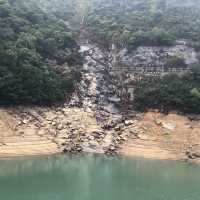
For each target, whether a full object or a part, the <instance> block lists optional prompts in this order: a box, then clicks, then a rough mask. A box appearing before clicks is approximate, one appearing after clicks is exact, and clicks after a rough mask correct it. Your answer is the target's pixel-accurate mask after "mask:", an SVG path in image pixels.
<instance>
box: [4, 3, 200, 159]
mask: <svg viewBox="0 0 200 200" xmlns="http://www.w3.org/2000/svg"><path fill="white" fill-rule="evenodd" d="M199 11H200V6H199V5H197V3H196V1H195V0H192V1H180V0H151V1H148V0H142V1H141V0H140V1H139V0H132V1H131V0H115V1H113V0H108V1H105V0H85V1H83V0H76V1H70V0H64V1H63V0H58V1H55V0H50V1H47V0H40V1H37V2H36V1H35V0H30V1H25V0H1V1H0V25H1V32H0V41H1V44H0V105H1V109H0V114H1V118H0V125H1V127H0V157H12V156H22V155H39V154H49V153H50V154H51V153H60V152H70V153H78V152H92V153H105V154H109V155H110V154H111V155H113V154H120V153H122V154H128V155H129V154H130V155H141V156H147V157H155V158H160V157H161V158H164V159H181V160H182V159H186V160H187V159H189V160H193V159H194V160H199V157H200V156H199V145H198V144H199V131H198V129H199V118H198V116H199V114H200V109H199V108H200V48H199V45H200V38H199V35H200V29H199V27H200V26H199V25H200V24H199V22H200V15H199V13H200V12H199ZM151 109H154V111H153V112H151V111H150V110H151ZM155 110H156V112H155ZM171 113H176V114H171ZM188 116H189V117H188ZM191 116H192V117H191ZM172 129H173V130H172ZM181 133H183V134H182V135H181ZM154 153H155V154H154Z"/></svg>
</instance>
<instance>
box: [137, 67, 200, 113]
mask: <svg viewBox="0 0 200 200" xmlns="http://www.w3.org/2000/svg"><path fill="white" fill-rule="evenodd" d="M199 91H200V71H199V70H198V71H197V70H193V72H192V73H188V74H186V75H183V76H178V75H167V76H164V77H144V78H143V79H142V80H140V81H137V82H136V83H135V91H134V95H135V99H134V102H133V103H134V105H135V106H136V108H137V109H138V110H142V111H144V110H146V109H149V108H156V109H160V110H161V111H164V112H168V111H170V110H179V111H182V112H193V113H200V92H199Z"/></svg>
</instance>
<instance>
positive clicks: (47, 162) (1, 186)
mask: <svg viewBox="0 0 200 200" xmlns="http://www.w3.org/2000/svg"><path fill="white" fill-rule="evenodd" d="M199 199H200V167H198V166H192V165H187V164H184V163H179V162H173V161H154V160H145V159H139V158H124V157H106V156H103V155H81V156H75V155H73V156H72V155H59V156H51V157H42V158H23V159H13V160H1V161H0V200H199Z"/></svg>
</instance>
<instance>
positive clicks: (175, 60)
mask: <svg viewBox="0 0 200 200" xmlns="http://www.w3.org/2000/svg"><path fill="white" fill-rule="evenodd" d="M186 67H187V65H186V63H185V59H184V58H182V57H180V56H173V57H170V58H168V60H167V62H166V64H165V68H167V69H169V68H186Z"/></svg>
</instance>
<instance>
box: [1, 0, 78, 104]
mask: <svg viewBox="0 0 200 200" xmlns="http://www.w3.org/2000/svg"><path fill="white" fill-rule="evenodd" d="M0 27H1V31H0V104H30V103H31V104H51V103H54V102H57V101H62V100H64V99H65V96H66V94H67V93H69V92H70V91H72V89H73V80H74V76H75V75H76V73H75V72H74V71H75V70H74V69H75V66H78V65H79V64H81V62H82V61H81V57H80V55H79V53H78V50H79V46H78V45H77V44H76V42H75V41H74V39H73V35H72V32H71V30H70V29H69V28H67V26H66V25H65V22H64V21H62V20H59V19H58V18H57V17H56V16H55V15H52V14H51V15H50V14H49V15H48V14H47V13H44V12H43V11H42V10H41V9H40V8H39V7H38V6H37V2H36V1H32V0H30V1H26V0H0Z"/></svg>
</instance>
